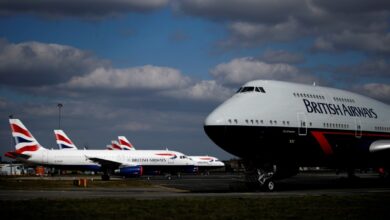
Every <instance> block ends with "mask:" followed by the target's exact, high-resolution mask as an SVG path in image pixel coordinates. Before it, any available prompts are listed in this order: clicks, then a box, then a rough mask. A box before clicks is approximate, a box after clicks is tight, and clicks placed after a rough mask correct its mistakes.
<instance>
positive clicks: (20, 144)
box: [9, 119, 45, 154]
mask: <svg viewBox="0 0 390 220" xmlns="http://www.w3.org/2000/svg"><path fill="white" fill-rule="evenodd" d="M9 124H10V125H11V131H12V137H13V138H14V140H15V149H16V151H15V152H16V153H17V154H22V153H23V152H26V151H38V150H41V149H45V148H43V147H42V146H41V145H40V144H39V143H38V141H37V140H36V139H35V138H34V136H33V135H32V134H31V133H30V131H29V130H28V129H27V128H26V126H24V124H23V123H22V122H21V121H20V120H19V119H9Z"/></svg>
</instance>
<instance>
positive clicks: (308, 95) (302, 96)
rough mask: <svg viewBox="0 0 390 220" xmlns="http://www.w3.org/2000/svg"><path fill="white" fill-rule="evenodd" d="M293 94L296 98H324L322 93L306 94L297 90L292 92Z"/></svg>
mask: <svg viewBox="0 0 390 220" xmlns="http://www.w3.org/2000/svg"><path fill="white" fill-rule="evenodd" d="M293 95H294V97H298V98H312V99H323V100H325V96H323V95H315V94H306V93H298V92H294V93H293Z"/></svg>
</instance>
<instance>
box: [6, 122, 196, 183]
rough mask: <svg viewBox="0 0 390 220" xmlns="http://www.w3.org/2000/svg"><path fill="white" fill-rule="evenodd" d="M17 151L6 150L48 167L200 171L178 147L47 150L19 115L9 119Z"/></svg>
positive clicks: (125, 172)
mask: <svg viewBox="0 0 390 220" xmlns="http://www.w3.org/2000/svg"><path fill="white" fill-rule="evenodd" d="M9 122H10V125H11V130H12V136H13V137H14V139H15V151H14V152H8V153H6V156H10V157H12V158H15V159H17V160H21V161H23V162H26V163H33V164H38V165H43V166H47V167H54V168H61V169H68V170H70V169H72V170H92V171H102V172H103V173H104V174H103V176H102V179H103V180H108V179H109V175H110V174H114V173H115V174H118V175H121V176H140V175H142V174H143V173H149V172H156V171H159V172H161V173H165V172H168V173H172V172H190V173H195V172H197V167H196V166H195V165H194V162H193V161H192V160H190V159H189V158H188V157H187V156H186V155H184V154H182V153H180V152H177V151H165V150H161V151H107V150H86V149H84V150H48V149H46V148H44V147H43V146H41V145H40V144H39V143H38V141H37V140H36V139H35V138H34V136H33V135H32V134H31V133H30V132H29V131H28V130H27V128H26V127H25V126H24V125H23V123H22V122H21V121H20V120H19V119H10V120H9Z"/></svg>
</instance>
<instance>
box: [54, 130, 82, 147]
mask: <svg viewBox="0 0 390 220" xmlns="http://www.w3.org/2000/svg"><path fill="white" fill-rule="evenodd" d="M54 135H55V136H56V142H57V145H58V148H60V149H61V150H64V149H71V150H77V147H76V145H74V144H73V142H72V140H70V138H69V137H68V136H67V135H66V134H65V132H64V131H63V130H54Z"/></svg>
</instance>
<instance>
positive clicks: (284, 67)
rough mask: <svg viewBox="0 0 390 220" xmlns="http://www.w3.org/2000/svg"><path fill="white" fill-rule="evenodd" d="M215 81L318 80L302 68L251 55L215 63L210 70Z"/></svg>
mask: <svg viewBox="0 0 390 220" xmlns="http://www.w3.org/2000/svg"><path fill="white" fill-rule="evenodd" d="M211 75H213V76H214V77H215V78H216V79H217V81H219V82H221V83H222V84H228V85H229V84H233V85H240V84H243V83H245V82H247V81H250V80H256V79H273V80H283V81H293V82H303V83H312V82H314V81H317V82H318V79H317V80H316V78H315V77H313V76H310V75H308V74H305V73H304V71H303V70H300V69H298V68H297V67H295V66H292V65H290V64H285V63H274V64H272V63H271V64H270V63H266V62H263V61H260V60H256V59H254V58H251V57H244V58H237V59H233V60H231V61H230V62H228V63H222V64H219V65H217V66H216V67H215V68H213V69H212V70H211Z"/></svg>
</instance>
